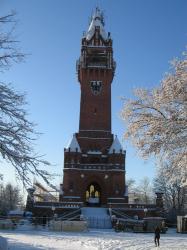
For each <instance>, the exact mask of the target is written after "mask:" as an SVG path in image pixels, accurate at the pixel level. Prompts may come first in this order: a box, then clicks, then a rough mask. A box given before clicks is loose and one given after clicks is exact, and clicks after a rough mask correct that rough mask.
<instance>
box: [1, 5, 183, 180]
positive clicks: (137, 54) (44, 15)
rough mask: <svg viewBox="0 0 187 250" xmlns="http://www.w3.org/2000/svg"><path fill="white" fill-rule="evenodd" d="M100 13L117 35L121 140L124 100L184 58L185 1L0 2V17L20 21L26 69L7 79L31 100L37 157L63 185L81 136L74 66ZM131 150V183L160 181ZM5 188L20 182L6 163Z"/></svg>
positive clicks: (115, 111)
mask: <svg viewBox="0 0 187 250" xmlns="http://www.w3.org/2000/svg"><path fill="white" fill-rule="evenodd" d="M96 5H99V7H100V8H101V9H102V10H103V11H104V13H105V23H106V26H105V29H106V31H110V32H111V36H112V38H113V42H114V57H115V60H116V62H117V69H116V74H115V78H114V81H113V83H112V130H113V133H114V134H117V135H118V137H119V138H120V139H122V137H123V133H124V131H125V127H124V124H123V122H122V121H121V120H120V118H119V113H120V110H121V108H122V106H123V103H122V101H121V100H120V97H121V96H124V97H127V98H128V97H131V96H132V89H133V88H134V87H146V88H150V87H153V86H156V85H158V84H159V82H160V80H161V79H162V77H163V75H164V73H165V72H166V71H168V69H169V61H170V60H171V59H172V58H174V57H175V56H180V55H181V53H182V51H184V49H185V46H186V44H187V29H186V26H187V14H186V10H187V1H185V0H164V1H163V0H141V1H140V0H117V1H114V0H101V1H96V0H95V1H94V0H63V1H62V0H55V1H54V0H40V1H38V0H30V1H25V0H16V1H14V0H0V15H6V14H7V13H9V12H10V11H11V10H15V11H16V12H17V18H18V19H19V22H18V25H17V28H16V35H17V37H18V39H19V40H20V47H21V48H22V51H24V52H25V53H28V54H29V55H28V56H27V58H26V61H25V62H24V63H21V64H17V65H14V66H13V67H12V68H11V69H10V70H9V71H7V72H4V73H3V74H2V73H1V76H0V80H1V81H6V82H12V84H13V85H14V87H15V89H17V90H18V91H20V92H26V93H27V101H28V103H29V105H28V106H27V109H28V112H29V119H30V120H32V121H34V122H35V123H37V130H38V131H39V132H41V133H43V134H42V135H41V137H40V139H39V140H38V141H37V143H36V151H37V152H39V153H40V154H45V155H46V158H47V159H48V160H49V161H51V162H52V163H54V164H55V166H53V167H51V169H50V170H52V171H53V170H54V171H55V172H57V173H58V174H59V177H58V178H57V179H56V180H55V182H56V183H59V182H60V181H61V179H62V168H63V148H64V147H65V146H66V144H67V142H68V140H69V138H70V137H71V135H72V134H73V133H74V132H77V131H78V125H79V103H80V88H79V83H78V80H77V76H76V69H75V64H76V60H77V59H78V57H79V55H80V41H81V37H82V33H83V31H85V30H87V28H88V24H89V17H90V15H91V12H92V11H93V9H94V8H95V6H96ZM123 145H124V148H125V149H126V150H127V161H126V171H127V177H128V178H134V179H136V180H139V179H141V178H142V177H144V176H148V177H150V178H153V177H154V174H155V167H154V161H153V159H151V160H149V161H147V162H145V161H144V160H142V159H141V158H139V157H138V156H137V154H136V151H135V149H134V148H133V147H132V146H131V145H130V144H129V143H128V142H127V141H123ZM0 172H3V173H4V177H5V181H8V180H9V181H12V180H13V179H14V171H12V168H11V166H7V164H4V163H1V165H0Z"/></svg>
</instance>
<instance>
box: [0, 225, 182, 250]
mask: <svg viewBox="0 0 187 250" xmlns="http://www.w3.org/2000/svg"><path fill="white" fill-rule="evenodd" d="M0 235H2V236H3V237H6V238H7V239H8V243H9V250H44V249H45V250H122V249H123V250H152V249H154V250H155V249H157V248H156V247H155V246H154V242H153V234H152V233H148V234H145V233H139V234H135V233H115V232H114V231H113V230H96V229H95V230H94V229H92V230H90V231H89V232H85V233H65V232H49V231H45V230H37V231H36V230H35V231H34V230H28V229H25V230H21V229H17V230H14V231H12V230H9V231H2V230H1V231H0ZM159 249H162V250H187V234H177V233H175V232H174V230H169V232H168V233H166V234H162V235H161V247H160V248H159Z"/></svg>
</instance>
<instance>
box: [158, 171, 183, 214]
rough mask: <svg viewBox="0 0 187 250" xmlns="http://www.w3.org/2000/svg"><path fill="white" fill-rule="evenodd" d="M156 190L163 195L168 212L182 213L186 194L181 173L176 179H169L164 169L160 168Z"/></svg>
mask: <svg viewBox="0 0 187 250" xmlns="http://www.w3.org/2000/svg"><path fill="white" fill-rule="evenodd" d="M154 190H155V192H162V193H163V199H164V208H165V209H166V211H167V212H170V211H171V210H175V211H176V213H181V212H182V210H183V203H184V198H185V193H184V188H183V178H182V176H181V174H180V173H178V174H177V176H176V178H172V177H171V178H169V176H168V174H167V173H166V172H165V169H164V167H161V168H159V169H158V171H157V175H156V177H155V179H154ZM176 213H175V214H176Z"/></svg>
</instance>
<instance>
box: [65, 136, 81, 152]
mask: <svg viewBox="0 0 187 250" xmlns="http://www.w3.org/2000/svg"><path fill="white" fill-rule="evenodd" d="M68 149H70V151H71V152H79V153H80V152H81V149H80V146H79V143H78V141H77V138H76V136H75V134H73V137H72V138H71V140H70V141H69V143H68V145H67V146H66V151H68Z"/></svg>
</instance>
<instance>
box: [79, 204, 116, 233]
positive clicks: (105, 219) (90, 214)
mask: <svg viewBox="0 0 187 250" xmlns="http://www.w3.org/2000/svg"><path fill="white" fill-rule="evenodd" d="M107 211H108V209H107V208H101V207H82V208H81V214H82V215H83V217H84V218H85V219H86V220H87V222H88V227H89V228H100V229H104V228H112V224H111V219H110V216H109V215H108V213H107Z"/></svg>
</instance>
